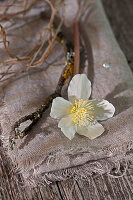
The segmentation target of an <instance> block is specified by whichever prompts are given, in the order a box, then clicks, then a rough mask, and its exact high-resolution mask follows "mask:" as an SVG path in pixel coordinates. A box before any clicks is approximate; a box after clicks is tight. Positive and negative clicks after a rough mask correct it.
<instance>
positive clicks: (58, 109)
mask: <svg viewBox="0 0 133 200" xmlns="http://www.w3.org/2000/svg"><path fill="white" fill-rule="evenodd" d="M90 94H91V82H90V81H89V80H88V78H87V76H86V75H85V74H77V75H75V76H74V77H73V78H72V80H71V81H70V84H69V87H68V99H69V101H67V100H65V99H64V98H62V97H56V98H55V99H54V100H53V103H52V107H51V113H50V116H51V117H52V118H55V119H60V121H59V124H58V127H59V128H61V131H62V132H63V133H64V135H65V136H66V137H68V138H69V139H70V140H71V139H73V138H74V135H75V133H76V132H77V133H78V134H80V135H84V136H86V137H88V138H90V139H94V138H96V137H98V136H100V135H101V134H102V133H103V132H104V128H103V126H102V125H101V124H99V123H98V122H97V120H98V121H99V120H106V119H108V118H110V117H112V116H113V115H114V112H115V108H114V106H113V105H112V104H111V103H109V102H108V101H107V100H95V99H94V100H88V98H89V97H90Z"/></svg>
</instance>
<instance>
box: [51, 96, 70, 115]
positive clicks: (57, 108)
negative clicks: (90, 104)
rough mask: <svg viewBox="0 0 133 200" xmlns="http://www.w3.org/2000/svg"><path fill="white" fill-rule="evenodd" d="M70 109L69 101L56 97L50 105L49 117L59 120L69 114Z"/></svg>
mask: <svg viewBox="0 0 133 200" xmlns="http://www.w3.org/2000/svg"><path fill="white" fill-rule="evenodd" d="M71 107H72V103H71V102H70V101H67V100H65V99H63V98H62V97H56V98H55V99H54V100H53V103H52V107H51V112H50V116H51V117H52V118H55V119H56V118H58V119H61V118H62V117H64V116H66V115H69V114H70V109H71Z"/></svg>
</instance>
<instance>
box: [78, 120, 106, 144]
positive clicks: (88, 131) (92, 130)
mask: <svg viewBox="0 0 133 200" xmlns="http://www.w3.org/2000/svg"><path fill="white" fill-rule="evenodd" d="M103 132H104V127H103V126H102V125H101V124H99V123H98V122H96V124H94V125H89V126H86V127H85V126H81V127H79V126H78V127H77V133H79V134H80V135H84V136H86V137H88V138H89V139H91V140H92V139H95V138H96V137H98V136H100V135H101V134H102V133H103Z"/></svg>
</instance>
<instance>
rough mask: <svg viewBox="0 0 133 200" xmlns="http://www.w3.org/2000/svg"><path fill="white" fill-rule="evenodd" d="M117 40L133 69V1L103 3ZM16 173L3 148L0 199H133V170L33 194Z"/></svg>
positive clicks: (70, 182) (65, 183)
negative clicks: (119, 174) (121, 175)
mask: <svg viewBox="0 0 133 200" xmlns="http://www.w3.org/2000/svg"><path fill="white" fill-rule="evenodd" d="M103 3H104V7H105V9H106V12H107V15H108V17H109V20H110V23H111V25H112V28H113V30H114V32H115V35H116V38H117V40H118V42H119V44H120V46H121V48H122V50H123V51H124V53H125V55H126V57H127V59H128V61H129V64H130V66H131V68H132V70H133V42H132V41H133V0H120V1H119V0H103ZM22 183H23V179H22V177H21V176H20V175H17V174H15V173H14V170H13V168H12V164H11V162H10V161H9V159H8V158H7V157H6V156H5V153H4V151H3V150H2V147H1V149H0V200H133V170H130V171H128V172H127V174H126V176H124V177H122V178H119V179H116V178H112V177H109V176H108V175H104V176H100V175H99V176H94V177H92V178H91V180H88V181H87V180H85V181H74V180H72V179H70V180H67V181H62V182H56V183H54V184H51V185H50V186H46V187H45V186H42V187H41V188H35V189H32V190H31V191H30V190H29V189H27V188H24V187H23V184H22Z"/></svg>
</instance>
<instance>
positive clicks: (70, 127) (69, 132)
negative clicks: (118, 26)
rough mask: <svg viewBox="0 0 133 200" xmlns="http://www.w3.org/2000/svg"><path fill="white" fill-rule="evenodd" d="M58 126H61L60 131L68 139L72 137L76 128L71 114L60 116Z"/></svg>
mask: <svg viewBox="0 0 133 200" xmlns="http://www.w3.org/2000/svg"><path fill="white" fill-rule="evenodd" d="M58 127H59V128H61V131H62V132H63V133H64V135H65V136H66V137H67V138H69V139H70V140H72V139H73V138H74V135H75V133H76V128H75V126H74V124H73V123H72V115H69V116H68V117H64V118H62V119H61V120H60V121H59V124H58Z"/></svg>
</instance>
